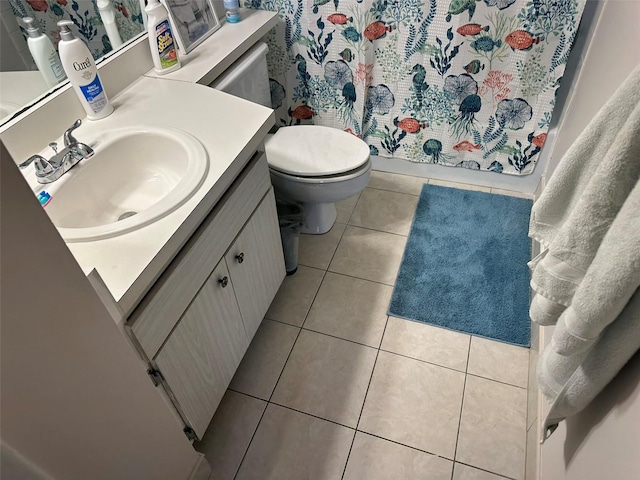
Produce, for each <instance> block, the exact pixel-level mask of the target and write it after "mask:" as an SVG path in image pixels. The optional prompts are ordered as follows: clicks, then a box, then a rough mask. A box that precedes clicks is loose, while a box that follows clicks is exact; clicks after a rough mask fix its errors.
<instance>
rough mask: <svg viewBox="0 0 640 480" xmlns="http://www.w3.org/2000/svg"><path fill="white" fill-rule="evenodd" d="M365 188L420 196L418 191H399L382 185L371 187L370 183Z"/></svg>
mask: <svg viewBox="0 0 640 480" xmlns="http://www.w3.org/2000/svg"><path fill="white" fill-rule="evenodd" d="M425 183H426V182H425ZM365 188H370V189H371V190H380V191H382V192H391V193H399V194H401V195H411V196H412V197H419V196H420V194H419V193H408V192H399V191H398V190H391V189H389V188H382V187H372V186H371V185H367V186H366V187H365Z"/></svg>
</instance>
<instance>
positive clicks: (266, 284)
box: [225, 189, 285, 339]
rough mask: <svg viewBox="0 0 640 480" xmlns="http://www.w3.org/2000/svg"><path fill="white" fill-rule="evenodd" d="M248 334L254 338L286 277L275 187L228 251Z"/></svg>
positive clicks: (228, 259)
mask: <svg viewBox="0 0 640 480" xmlns="http://www.w3.org/2000/svg"><path fill="white" fill-rule="evenodd" d="M225 260H226V262H227V266H228V267H229V273H230V274H231V278H232V279H233V285H234V290H235V292H236V297H237V298H238V304H239V305H240V312H241V313H242V319H243V320H244V326H245V329H246V331H247V336H248V337H249V339H252V338H253V336H254V334H255V333H256V330H257V329H258V327H259V326H260V322H262V319H263V318H264V315H265V313H267V309H268V308H269V305H270V304H271V301H272V300H273V297H274V296H275V295H276V293H277V292H278V288H280V284H281V283H282V280H283V279H284V277H285V268H284V256H283V253H282V243H281V240H280V228H279V226H278V214H277V212H276V203H275V196H274V194H273V189H271V190H269V193H267V195H266V196H265V197H264V198H263V199H262V202H261V203H260V205H259V206H258V208H256V210H255V212H254V213H253V216H252V217H251V218H250V219H249V221H248V222H247V224H246V225H245V227H244V229H243V230H242V231H241V232H240V234H239V235H238V237H237V238H236V241H235V242H234V243H233V244H232V245H231V248H229V250H228V251H227V253H226V255H225Z"/></svg>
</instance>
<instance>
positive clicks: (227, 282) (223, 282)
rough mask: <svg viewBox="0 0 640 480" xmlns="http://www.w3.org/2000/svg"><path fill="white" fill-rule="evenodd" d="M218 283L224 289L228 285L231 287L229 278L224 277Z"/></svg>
mask: <svg viewBox="0 0 640 480" xmlns="http://www.w3.org/2000/svg"><path fill="white" fill-rule="evenodd" d="M218 283H219V284H220V285H222V288H224V287H226V286H227V285H229V277H222V278H221V279H220V280H218Z"/></svg>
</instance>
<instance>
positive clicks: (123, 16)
mask: <svg viewBox="0 0 640 480" xmlns="http://www.w3.org/2000/svg"><path fill="white" fill-rule="evenodd" d="M141 4H142V5H143V6H144V0H0V49H1V50H0V124H2V123H3V122H5V121H7V120H9V119H10V118H11V117H12V116H13V115H14V114H15V113H16V112H19V111H21V110H22V109H23V108H24V107H25V105H28V104H30V103H31V102H32V101H33V100H34V99H36V98H37V97H39V96H40V95H42V94H43V93H45V92H47V91H48V90H49V89H50V88H51V85H53V84H55V81H53V82H52V81H51V75H49V76H48V78H47V76H46V74H43V73H41V72H40V71H39V70H38V67H37V66H36V62H35V60H34V56H33V54H32V53H31V51H30V49H29V44H28V42H27V38H29V36H31V38H32V39H33V40H36V42H39V43H40V44H41V45H44V44H45V43H48V42H46V40H45V38H42V39H41V40H38V39H37V38H35V37H36V36H37V35H39V34H36V33H35V32H33V31H31V32H30V33H27V28H26V26H27V25H25V23H24V21H23V20H22V19H24V18H26V17H31V18H33V22H31V25H32V27H31V30H33V28H37V30H38V31H39V32H40V34H44V35H46V37H48V38H49V39H50V40H51V42H52V43H53V45H54V48H55V49H56V50H57V45H58V42H59V41H60V29H59V27H58V26H57V22H58V21H60V20H64V19H68V20H71V21H72V22H73V23H74V25H75V28H73V30H74V34H75V36H77V37H78V38H80V39H82V40H83V41H84V42H85V43H86V44H87V46H88V47H89V50H90V51H91V53H92V54H93V57H94V59H95V60H98V59H100V58H102V57H103V56H104V55H106V54H107V53H109V52H112V51H113V50H114V49H117V48H119V47H120V46H121V45H123V44H124V43H126V42H127V41H129V40H130V39H132V38H134V37H136V36H137V35H138V34H139V33H141V32H143V31H144V23H143V14H142V8H141ZM31 43H32V45H33V44H34V42H33V41H32V42H31ZM31 50H34V48H33V47H32V49H31ZM35 50H36V51H42V48H40V50H38V48H36V49H35ZM36 56H37V54H36ZM42 58H44V57H42ZM47 58H48V57H47ZM39 63H42V62H39ZM45 63H47V62H45ZM61 78H62V79H61V80H60V82H61V83H60V84H58V85H56V86H54V87H53V88H54V89H55V88H58V87H59V86H60V85H63V84H65V83H66V79H65V78H64V75H62V76H61Z"/></svg>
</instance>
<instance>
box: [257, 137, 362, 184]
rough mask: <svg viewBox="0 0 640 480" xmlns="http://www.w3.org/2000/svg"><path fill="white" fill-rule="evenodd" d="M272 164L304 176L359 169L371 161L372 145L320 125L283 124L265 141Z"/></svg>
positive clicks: (268, 158)
mask: <svg viewBox="0 0 640 480" xmlns="http://www.w3.org/2000/svg"><path fill="white" fill-rule="evenodd" d="M265 153H266V154H267V162H268V163H269V166H271V167H272V168H275V169H276V170H279V171H280V172H283V173H288V174H291V175H297V176H301V177H318V176H325V175H334V174H339V173H344V172H348V171H350V170H355V169H356V168H358V167H360V166H362V165H364V164H365V163H366V162H367V160H369V147H368V145H367V144H366V143H365V142H363V141H362V140H360V139H359V138H358V137H356V136H354V135H351V134H350V133H347V132H343V131H342V130H338V129H337V128H330V127H322V126H319V125H295V126H292V127H282V128H280V129H279V130H278V131H277V132H276V134H275V135H273V136H272V137H271V138H269V139H267V140H266V142H265Z"/></svg>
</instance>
